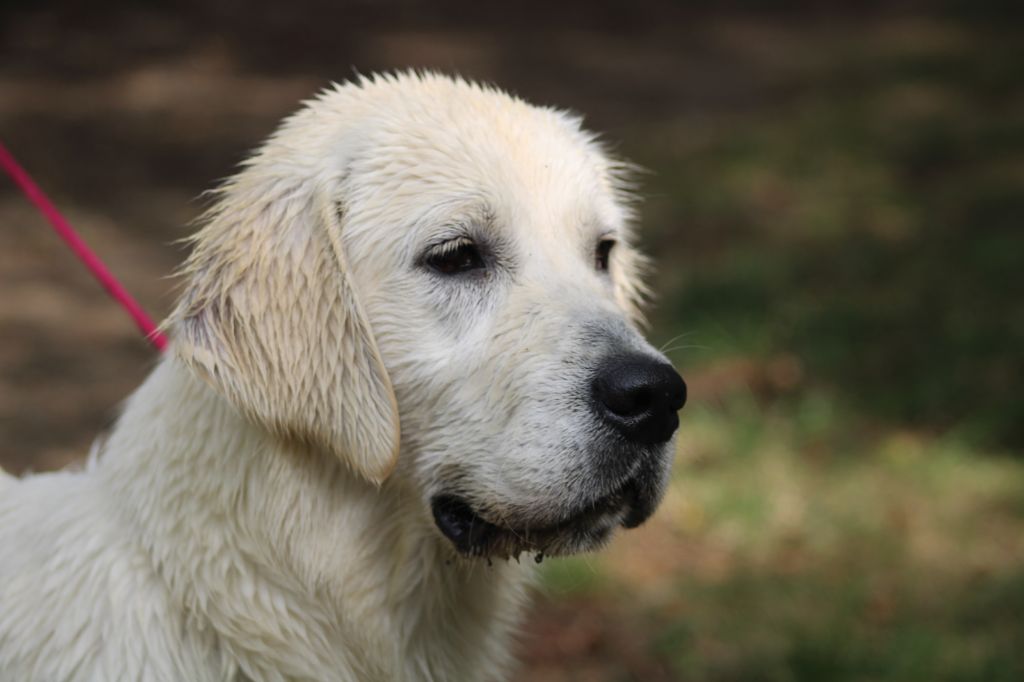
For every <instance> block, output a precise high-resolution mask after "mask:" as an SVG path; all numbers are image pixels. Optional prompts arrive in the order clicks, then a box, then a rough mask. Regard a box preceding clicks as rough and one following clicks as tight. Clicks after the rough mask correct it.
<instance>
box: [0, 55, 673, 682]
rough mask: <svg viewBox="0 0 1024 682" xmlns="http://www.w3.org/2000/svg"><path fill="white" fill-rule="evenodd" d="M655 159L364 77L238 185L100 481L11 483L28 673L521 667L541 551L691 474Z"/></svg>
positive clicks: (16, 586) (8, 523)
mask: <svg viewBox="0 0 1024 682" xmlns="http://www.w3.org/2000/svg"><path fill="white" fill-rule="evenodd" d="M629 170H630V169H629V167H628V166H627V165H625V164H623V163H620V162H617V161H614V160H611V159H610V157H609V155H608V154H606V153H605V151H604V150H603V149H602V146H601V145H600V144H599V142H598V141H597V140H596V138H595V136H594V135H592V134H590V133H588V132H586V131H585V130H584V129H583V128H582V126H581V121H580V120H579V119H578V118H576V117H574V116H572V115H570V114H568V113H565V112H563V111H560V110H555V109H550V108H538V107H535V106H531V105H529V104H527V103H525V102H523V101H522V100H520V99H517V98H515V97H512V96H509V95H507V94H504V93H503V92H501V91H499V90H497V89H495V88H492V87H489V86H483V85H479V84H475V83H471V82H467V81H465V80H462V79H458V78H451V77H447V76H444V75H440V74H434V73H412V72H405V73H395V74H388V75H380V76H374V77H363V78H360V79H358V80H355V81H353V82H349V83H346V84H343V85H340V86H333V87H332V88H330V89H328V90H327V91H325V92H323V93H322V94H320V95H319V96H317V97H316V98H315V99H313V100H311V101H309V102H307V103H305V106H304V108H302V109H301V110H300V111H299V112H298V113H296V114H295V115H293V116H292V117H290V118H288V119H286V120H285V121H284V122H283V123H282V125H281V126H280V128H279V129H278V130H277V131H276V132H275V133H274V134H273V135H272V136H271V137H270V138H269V140H268V141H267V142H266V143H265V144H264V145H263V146H262V148H260V149H259V150H258V151H257V152H256V153H255V155H254V156H253V157H252V158H251V159H250V160H249V161H248V162H246V163H245V164H244V166H243V168H242V169H241V170H240V172H239V173H238V174H237V175H236V176H235V177H233V178H232V179H230V180H229V181H227V182H226V184H225V185H224V186H223V187H222V188H221V189H220V190H219V191H218V192H217V193H216V199H215V204H214V206H213V208H212V209H211V210H210V211H209V212H208V213H207V215H206V216H205V218H204V220H203V226H202V227H201V229H199V231H198V232H197V233H196V234H195V236H194V237H193V238H192V247H193V248H192V251H191V255H190V256H189V257H188V259H187V261H186V263H185V265H184V266H183V268H182V271H181V275H182V281H183V288H182V293H181V296H180V299H179V301H178V303H177V306H176V307H175V309H174V311H173V312H172V314H171V315H170V317H169V318H168V321H167V322H166V323H165V328H166V329H167V331H168V332H169V334H170V337H171V347H170V352H168V353H166V354H165V357H163V358H162V359H161V360H160V361H159V363H158V364H157V365H156V367H155V369H154V370H153V371H152V373H151V374H150V375H149V377H148V378H147V379H146V380H145V381H144V383H143V384H142V385H141V386H140V387H139V388H138V389H137V391H136V392H135V393H134V394H133V395H132V396H131V397H130V398H129V399H128V400H127V402H126V404H125V406H124V409H123V412H122V414H121V415H120V417H119V419H118V421H117V423H116V425H115V426H114V427H113V429H112V430H111V432H110V433H109V434H108V435H107V436H106V437H105V438H104V439H102V440H101V441H98V444H97V445H96V446H95V447H94V449H93V452H92V454H91V455H90V457H89V458H88V460H87V462H86V464H85V465H84V466H83V467H82V468H81V469H80V470H75V471H71V470H67V471H59V472H54V473H46V474H39V475H32V476H27V477H26V478H24V479H23V480H15V479H14V478H12V477H10V476H5V475H2V474H0V679H3V680H18V681H19V682H30V681H41V682H56V681H78V680H103V681H112V680H133V681H137V680H145V681H150V680H152V681H166V680H188V681H190V682H206V681H211V682H212V681H217V682H221V681H225V680H239V681H241V680H252V681H257V680H259V681H263V680H267V681H274V680H317V681H323V680H500V679H505V678H507V676H508V675H510V674H511V671H513V670H514V661H513V660H512V656H511V653H510V649H511V646H510V640H511V638H512V636H513V635H514V632H515V627H516V623H517V621H518V618H519V616H520V613H521V611H522V608H523V604H524V601H525V596H526V592H527V588H528V586H529V584H530V579H531V574H532V572H533V568H532V565H533V564H534V561H532V560H524V561H511V560H510V559H519V558H520V557H521V556H522V557H524V558H525V559H530V558H540V557H542V556H545V555H549V556H555V555H564V554H570V553H574V552H584V551H589V550H594V549H596V548H598V547H600V546H601V545H602V544H603V543H604V542H605V541H606V540H607V539H608V537H609V536H610V535H611V534H612V533H613V531H614V530H615V529H616V528H618V527H626V528H631V527H634V526H637V525H639V524H640V523H642V522H643V521H644V520H645V519H647V518H648V517H649V516H650V515H651V514H652V512H653V511H654V509H655V507H656V506H657V504H658V501H659V499H660V498H661V496H662V493H663V491H664V489H665V485H666V481H667V478H668V475H669V469H670V465H671V461H672V457H673V450H674V447H673V441H674V433H675V431H676V430H677V426H678V423H679V420H678V414H677V411H678V410H679V409H680V408H681V407H682V406H683V403H684V401H685V399H686V385H685V383H684V382H683V380H682V378H681V377H680V376H679V375H678V374H677V373H676V371H675V370H674V369H673V368H672V366H671V365H670V364H669V363H668V361H667V360H666V359H665V358H664V357H663V356H662V355H661V354H660V353H658V352H657V351H656V350H655V349H653V348H652V347H651V346H650V345H648V343H647V342H646V341H644V339H643V338H642V336H641V335H640V333H639V331H638V324H639V322H640V319H639V316H640V314H641V313H640V306H641V303H642V302H643V299H644V298H645V290H644V288H643V286H642V284H641V274H642V273H641V270H642V269H643V267H644V260H643V258H642V257H641V256H640V255H639V254H638V253H637V251H636V249H635V248H634V247H633V246H632V245H631V240H632V235H631V230H630V224H631V217H632V216H631V211H630V195H629V191H628V190H629V182H628V174H629Z"/></svg>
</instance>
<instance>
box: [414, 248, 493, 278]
mask: <svg viewBox="0 0 1024 682" xmlns="http://www.w3.org/2000/svg"><path fill="white" fill-rule="evenodd" d="M426 264H427V265H428V266H430V267H431V268H433V269H434V270H436V271H437V272H439V273H441V274H442V275H458V274H460V273H463V272H469V271H470V270H479V269H481V268H483V267H484V259H483V257H481V255H480V250H479V249H478V248H477V247H476V244H474V243H473V242H471V241H470V240H468V239H453V240H452V241H450V242H446V243H444V244H441V245H440V246H438V247H437V248H435V249H433V250H432V251H431V252H430V253H429V254H427V257H426Z"/></svg>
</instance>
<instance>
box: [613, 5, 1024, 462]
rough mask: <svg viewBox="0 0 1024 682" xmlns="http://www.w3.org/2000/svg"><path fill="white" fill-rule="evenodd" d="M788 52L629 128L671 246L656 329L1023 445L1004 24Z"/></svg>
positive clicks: (927, 29) (1023, 301)
mask: <svg viewBox="0 0 1024 682" xmlns="http://www.w3.org/2000/svg"><path fill="white" fill-rule="evenodd" d="M774 40H776V41H778V40H779V39H778V37H776V38H774ZM766 49H776V46H775V45H772V44H770V45H769V46H768V48H766ZM777 49H779V50H781V49H784V48H777ZM798 56H799V57H800V59H796V57H794V58H793V60H794V64H793V65H791V66H789V67H787V68H788V70H787V68H781V67H780V68H778V69H776V71H775V72H774V73H775V75H774V77H775V78H776V79H777V81H778V82H777V83H775V84H774V85H773V86H772V87H765V88H763V89H764V90H765V92H764V93H762V94H761V95H760V98H759V99H756V100H754V101H753V102H752V103H748V104H747V105H746V106H743V107H737V108H735V109H733V110H725V111H721V110H713V111H706V110H705V111H702V110H698V111H696V112H695V113H692V114H690V115H686V114H684V115H682V116H680V117H678V118H676V119H673V120H672V121H671V122H666V123H665V125H663V126H660V127H658V126H655V127H653V128H652V127H647V128H645V129H643V130H637V131H635V133H636V139H640V140H642V141H643V142H642V143H641V145H640V146H639V147H638V148H637V149H636V150H631V151H635V153H636V156H637V158H638V160H639V161H640V162H641V164H643V165H645V166H647V167H649V168H652V169H655V172H654V173H653V174H652V175H651V176H650V177H649V178H648V181H649V182H648V185H649V189H650V193H651V194H652V195H654V198H653V199H652V201H651V204H652V206H651V207H650V210H649V211H648V214H649V215H650V217H651V219H650V220H648V225H650V226H651V227H660V228H662V231H661V232H660V233H657V234H655V235H654V236H653V237H652V239H651V247H652V248H653V250H654V251H655V252H656V253H657V254H658V260H659V262H662V263H665V264H670V265H669V266H668V268H669V271H668V272H665V273H663V275H662V277H661V280H660V282H659V286H658V287H657V290H658V291H659V292H660V294H661V295H662V300H663V301H664V305H663V307H662V308H661V309H660V310H659V311H658V314H657V317H656V328H657V330H658V331H659V335H660V336H661V337H662V338H670V337H673V336H675V335H677V334H683V333H685V336H684V337H683V340H684V341H685V342H686V344H688V345H689V346H690V348H689V350H688V351H687V352H684V353H678V354H677V355H676V359H677V360H678V361H679V362H680V364H682V365H683V366H687V367H694V366H697V367H700V366H701V365H702V364H705V363H707V362H708V361H710V360H713V359H715V358H719V357H725V356H732V355H744V356H748V357H755V358H761V359H764V358H768V357H771V356H772V355H775V354H780V353H785V354H789V355H792V356H794V357H796V358H797V359H798V360H799V362H800V364H801V367H802V368H803V370H804V374H805V376H806V378H807V380H808V381H809V382H810V383H811V384H813V385H817V386H820V387H826V388H828V389H830V390H831V391H832V392H833V394H834V396H835V398H836V399H837V400H840V401H841V402H843V403H847V404H849V405H850V407H851V408H853V409H855V410H856V411H858V412H860V413H864V414H867V415H869V416H873V417H878V418H881V419H885V420H888V421H890V422H893V423H900V424H912V425H914V426H919V427H924V428H932V429H936V430H940V431H946V430H949V429H958V430H960V431H962V432H963V435H964V436H965V437H967V436H969V437H971V438H973V439H974V440H975V442H977V443H978V444H980V445H984V446H993V445H994V446H1006V447H1015V448H1018V449H1019V448H1021V447H1022V446H1024V400H1022V399H1021V398H1020V392H1019V386H1018V384H1019V382H1020V380H1021V379H1022V378H1024V352H1022V348H1024V229H1022V228H1024V96H1022V88H1021V79H1020V73H1021V69H1022V68H1024V40H1022V39H1021V33H1020V31H1006V30H997V29H994V28H988V29H979V28H974V29H971V30H968V29H967V28H965V27H962V26H956V25H948V24H945V25H944V24H922V25H919V26H916V27H915V26H913V25H911V26H905V27H904V29H903V30H902V31H892V32H891V33H886V32H885V30H884V29H878V28H876V29H875V30H874V31H873V32H869V33H866V34H863V33H859V32H856V31H853V32H848V33H840V34H838V35H835V36H827V35H826V36H822V37H821V38H820V39H819V42H817V43H813V42H812V43H811V44H809V45H804V52H801V53H800V54H799V55H798ZM780 74H781V75H780Z"/></svg>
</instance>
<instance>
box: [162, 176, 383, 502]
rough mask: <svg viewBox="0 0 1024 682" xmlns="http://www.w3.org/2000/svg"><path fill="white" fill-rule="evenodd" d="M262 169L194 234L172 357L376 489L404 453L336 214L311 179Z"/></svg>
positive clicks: (336, 207) (236, 187) (235, 186)
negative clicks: (299, 180) (299, 179)
mask: <svg viewBox="0 0 1024 682" xmlns="http://www.w3.org/2000/svg"><path fill="white" fill-rule="evenodd" d="M255 170H256V169H255V168H254V167H250V168H249V169H248V170H246V171H243V173H242V174H241V175H239V176H238V177H237V178H236V179H234V180H233V181H231V182H230V183H229V184H228V185H227V186H226V187H224V188H223V189H222V190H221V192H220V194H221V201H220V202H219V204H218V205H217V206H216V207H215V208H214V209H213V210H212V211H211V212H210V213H209V214H208V216H207V224H206V226H205V227H204V228H203V229H202V230H200V231H199V232H198V233H197V234H196V235H195V236H194V237H193V238H192V241H193V242H194V249H193V252H192V255H191V256H190V257H189V259H188V261H187V262H186V264H185V266H184V268H183V274H184V275H185V277H186V278H187V281H186V288H185V292H184V295H183V296H182V298H181V300H180V302H179V304H178V307H177V309H176V310H175V312H174V313H173V314H172V319H171V325H172V338H173V342H174V349H175V351H176V352H177V354H178V356H179V357H180V358H181V359H182V360H184V362H185V363H186V364H187V365H189V366H190V367H191V368H192V369H193V370H194V371H196V372H197V373H198V374H200V375H201V376H202V377H204V378H205V379H206V380H207V381H208V382H209V383H211V384H212V385H213V386H214V387H215V388H216V389H217V390H219V391H220V392H221V394H222V395H224V396H225V397H226V398H227V399H228V400H229V401H231V402H232V403H233V404H234V405H236V406H237V407H238V408H239V409H240V410H241V411H242V412H244V413H245V414H246V415H247V416H248V417H249V418H250V419H252V420H254V421H256V422H258V423H259V424H262V425H264V426H265V427H267V428H268V429H269V430H270V431H272V432H274V433H276V434H278V435H279V436H282V437H284V438H286V439H290V440H297V441H300V442H302V443H305V444H307V445H309V446H312V447H316V448H321V449H324V450H327V451H329V452H331V453H333V454H335V455H336V456H338V457H340V458H341V459H342V460H343V461H345V462H346V463H348V464H349V465H350V466H351V468H352V469H353V470H355V471H356V472H358V473H360V474H362V475H363V476H365V477H366V478H367V479H369V480H371V481H373V482H375V483H380V482H382V481H383V480H384V479H385V478H387V476H388V474H389V473H390V472H391V470H392V469H393V468H394V465H395V462H396V460H397V457H398V444H399V423H398V409H397V406H396V403H395V396H394V392H393V391H392V388H391V381H390V379H389V377H388V375H387V372H386V370H385V369H384V365H383V363H382V362H381V358H380V353H379V351H378V350H377V345H376V342H375V341H374V338H373V333H372V331H371V329H370V326H369V324H368V322H367V319H366V316H365V314H364V313H363V310H362V309H361V307H360V304H359V300H358V298H357V297H356V293H355V292H354V291H353V289H352V284H351V281H350V278H349V276H348V274H347V267H346V262H345V257H344V252H343V250H342V243H341V227H342V219H343V217H342V215H341V214H342V211H341V206H340V204H338V203H336V202H334V201H333V200H332V199H328V198H327V197H329V196H330V194H331V192H329V191H326V188H324V187H322V186H321V187H319V188H317V187H316V186H315V185H316V184H317V183H316V182H315V181H312V180H310V181H308V182H306V183H305V184H304V185H302V186H296V182H295V180H294V178H288V177H286V175H285V174H282V175H281V176H280V177H268V176H262V175H259V176H258V175H256V174H255ZM289 181H290V182H289ZM322 184H323V183H321V185H322ZM318 189H319V190H322V191H317V190H318Z"/></svg>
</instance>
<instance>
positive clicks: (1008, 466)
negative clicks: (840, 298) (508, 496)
mask: <svg viewBox="0 0 1024 682" xmlns="http://www.w3.org/2000/svg"><path fill="white" fill-rule="evenodd" d="M806 402H807V404H804V405H802V406H798V407H796V408H795V409H794V408H793V407H792V406H791V405H778V406H774V407H767V408H766V407H764V406H763V405H761V404H759V402H758V401H757V400H755V399H753V398H752V397H751V396H749V395H746V396H744V395H742V392H738V393H737V394H736V395H733V396H732V397H730V398H728V399H726V400H724V401H723V402H722V403H721V404H719V405H717V406H715V407H707V406H691V408H688V409H689V410H690V411H689V414H688V415H687V417H686V419H685V420H684V432H683V433H684V438H683V444H682V446H681V452H680V466H679V467H677V474H676V476H675V479H674V481H673V483H672V486H671V489H670V490H669V492H668V495H667V497H666V500H665V502H664V503H663V506H662V509H661V510H660V511H659V513H658V515H657V516H656V517H655V519H654V520H653V521H652V522H650V523H649V525H648V526H647V527H645V528H644V529H642V530H639V531H634V532H633V534H625V535H623V536H622V537H620V538H618V539H617V540H616V541H615V546H614V547H612V549H611V550H610V551H608V552H605V553H602V554H600V555H597V556H587V557H579V558H573V559H568V560H562V561H557V562H552V563H551V564H550V565H549V566H548V567H547V568H546V569H545V573H544V584H545V591H546V592H547V594H548V595H549V596H550V597H552V598H555V599H558V600H566V599H573V598H575V599H582V600H584V601H585V600H595V601H604V602H611V603H614V604H617V605H618V608H619V609H620V610H621V611H622V612H623V613H632V614H639V618H640V622H641V623H642V628H643V630H644V634H643V636H642V639H643V646H644V647H645V650H646V655H647V656H649V657H650V658H651V659H652V660H656V661H659V662H660V663H661V664H662V665H664V666H665V667H666V668H667V669H668V670H670V671H671V672H672V675H673V676H672V677H671V679H682V680H693V681H702V680H708V681H711V680H744V681H747V680H766V681H772V682H774V681H789V680H801V681H803V680H806V681H812V680H880V681H881V680H885V681H889V680H892V681H894V682H895V681H897V680H950V681H952V680H1007V681H1009V680H1019V679H1024V658H1021V656H1020V651H1021V650H1022V647H1024V619H1022V618H1021V617H1020V614H1022V613H1024V533H1022V532H1021V531H1022V530H1024V466H1021V464H1020V462H1019V461H1017V460H1016V459H1014V458H1010V457H1006V456H1003V455H1000V454H998V453H992V452H978V451H977V450H976V449H973V448H969V447H967V446H965V445H964V444H963V442H962V440H961V439H959V438H958V437H941V438H934V437H930V436H922V435H920V434H918V433H915V432H912V431H905V430H891V431H881V432H877V433H872V434H864V433H858V434H850V433H848V432H847V430H846V421H847V418H848V417H847V415H846V414H844V413H843V412H842V410H840V409H838V408H835V406H833V405H830V404H829V403H828V399H827V398H824V397H820V396H819V397H807V398H806ZM602 679H609V680H611V679H640V678H638V677H633V676H630V675H628V674H627V673H625V672H623V673H622V676H621V677H615V676H609V677H606V678H602Z"/></svg>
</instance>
